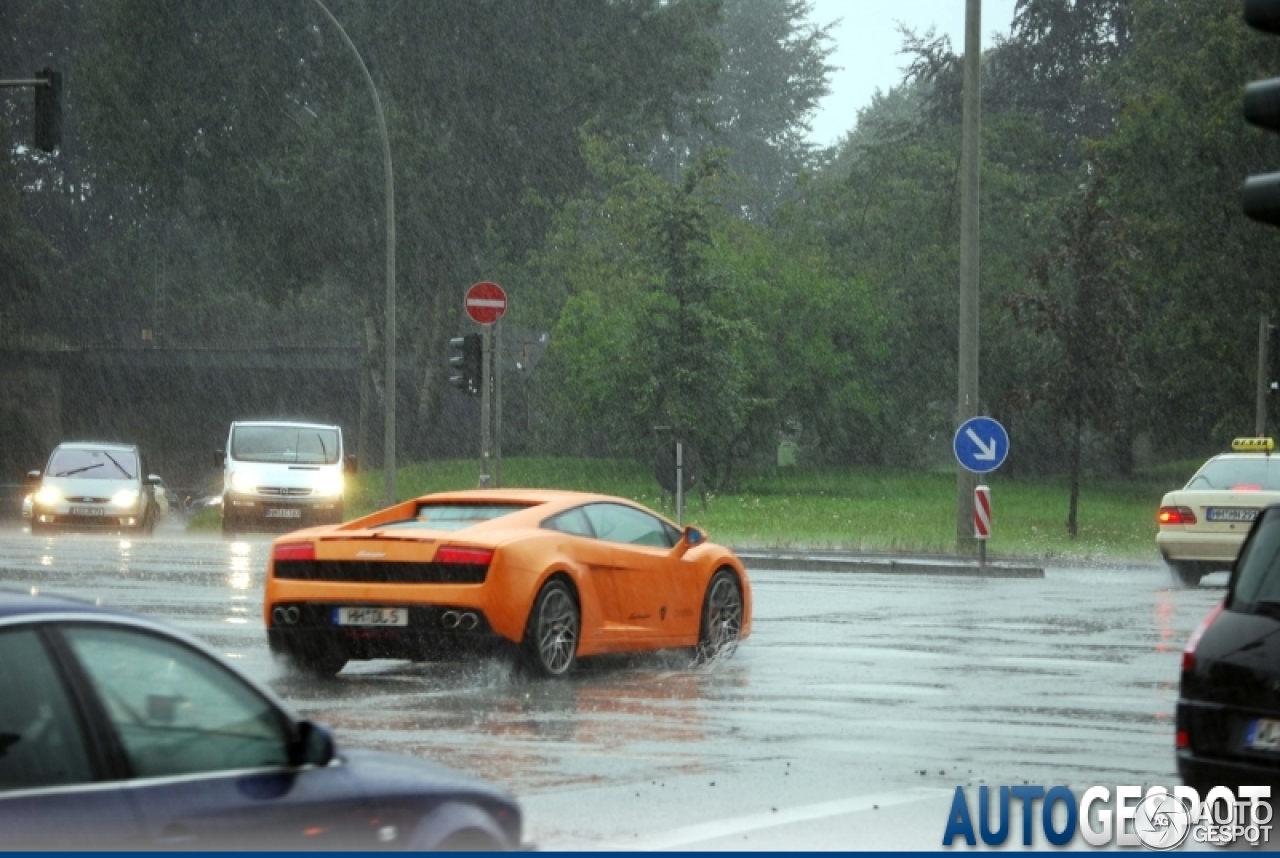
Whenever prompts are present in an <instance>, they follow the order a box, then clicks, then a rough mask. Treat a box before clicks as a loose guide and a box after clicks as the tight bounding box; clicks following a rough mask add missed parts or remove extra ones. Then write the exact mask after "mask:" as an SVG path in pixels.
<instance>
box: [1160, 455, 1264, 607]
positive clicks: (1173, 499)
mask: <svg viewBox="0 0 1280 858" xmlns="http://www.w3.org/2000/svg"><path fill="white" fill-rule="evenodd" d="M1274 448H1275V442H1274V441H1273V440H1272V439H1271V438H1237V439H1236V440H1235V441H1233V442H1232V444H1231V450H1232V452H1230V453H1223V454H1222V455H1219V456H1214V457H1213V458H1212V459H1210V460H1209V461H1207V462H1205V463H1204V464H1203V465H1202V466H1201V467H1200V470H1198V471H1196V473H1195V476H1193V477H1192V478H1191V479H1190V481H1188V482H1187V484H1186V485H1185V486H1184V487H1183V488H1181V489H1178V490H1177V491H1173V492H1169V493H1168V494H1166V495H1165V496H1164V499H1163V500H1161V501H1160V512H1159V513H1158V514H1157V516H1156V519H1157V521H1158V522H1159V524H1160V532H1159V533H1157V534H1156V547H1157V548H1159V549H1160V553H1161V555H1163V556H1164V559H1165V562H1166V563H1168V564H1169V566H1170V568H1172V569H1173V572H1174V574H1175V575H1176V576H1177V577H1178V578H1179V580H1181V581H1182V582H1183V583H1184V584H1186V585H1188V586H1191V587H1194V586H1196V585H1198V584H1199V583H1200V578H1201V576H1203V575H1206V574H1208V573H1210V572H1217V571H1219V570H1222V569H1230V568H1231V565H1232V564H1233V563H1235V560H1236V554H1237V553H1238V552H1239V550H1240V544H1241V543H1242V542H1244V538H1245V536H1246V535H1248V533H1249V526H1250V525H1251V524H1253V520H1254V518H1255V517H1257V515H1258V513H1259V512H1260V511H1261V510H1262V509H1263V508H1264V507H1265V506H1267V505H1268V504H1273V503H1280V454H1276V453H1273V450H1274Z"/></svg>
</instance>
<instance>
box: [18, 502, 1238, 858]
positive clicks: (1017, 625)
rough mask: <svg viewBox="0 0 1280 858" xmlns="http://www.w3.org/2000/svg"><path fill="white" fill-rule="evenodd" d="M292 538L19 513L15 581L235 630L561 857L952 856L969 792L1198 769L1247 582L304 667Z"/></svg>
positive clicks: (1112, 587)
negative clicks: (1190, 697)
mask: <svg viewBox="0 0 1280 858" xmlns="http://www.w3.org/2000/svg"><path fill="white" fill-rule="evenodd" d="M268 544H269V540H268V538H266V537H259V538H254V539H249V540H246V541H240V542H231V541H224V540H222V539H221V538H219V537H216V536H212V535H210V536H205V537H194V536H187V535H185V534H183V533H181V531H180V530H179V529H178V527H177V525H176V524H169V525H167V526H164V527H162V528H161V529H160V530H159V531H158V532H157V534H156V535H155V536H153V537H150V538H143V539H133V540H130V539H122V538H120V537H113V536H105V535H60V536H50V537H46V536H41V537H33V536H31V535H30V534H27V533H25V532H23V531H22V530H21V529H19V528H17V527H16V526H12V525H9V526H4V527H0V587H5V588H10V589H14V588H16V589H22V590H29V589H33V588H34V589H38V590H39V591H40V592H42V593H49V594H58V595H67V596H74V597H77V598H81V599H90V600H101V601H102V602H104V603H106V604H111V605H116V606H119V607H123V608H127V609H130V610H135V611H140V612H143V613H146V614H150V615H152V616H156V617H160V618H163V619H165V620H167V621H169V622H171V623H173V624H174V625H177V626H179V627H181V628H183V629H185V630H187V631H188V632H191V633H194V634H196V635H198V636H200V637H202V638H203V639H205V640H206V641H208V642H210V643H211V644H212V645H213V646H215V647H216V648H217V649H218V650H219V651H221V652H222V653H224V654H225V655H226V656H227V657H228V658H230V659H231V660H233V661H234V662H235V663H236V664H238V665H239V666H240V667H241V668H242V669H243V670H244V671H246V672H247V673H249V674H251V675H253V676H255V677H257V678H259V679H261V680H264V681H265V682H266V683H267V684H269V685H270V686H271V687H273V688H274V689H275V690H276V691H277V693H279V694H280V695H281V696H282V697H283V698H284V699H285V700H287V701H288V702H289V703H290V704H291V705H292V706H293V707H294V708H295V709H296V710H297V711H298V712H300V713H301V714H303V715H305V716H307V717H310V718H313V719H316V720H320V721H323V722H325V723H328V724H330V725H331V726H332V727H334V729H335V731H336V734H337V737H338V740H339V743H340V745H341V744H349V745H362V746H371V747H377V748H382V749H388V750H393V751H398V752H402V753H408V754H414V755H417V756H421V757H425V758H431V759H435V760H439V761H442V762H445V763H447V764H450V765H452V766H455V767H458V768H461V769H464V770H467V771H471V772H474V773H476V774H479V775H482V776H484V777H486V778H489V779H492V780H495V781H497V782H499V783H502V784H504V785H505V786H506V787H507V788H508V789H510V790H511V791H512V792H513V793H515V794H516V795H517V796H519V797H520V799H521V802H522V804H523V806H524V808H525V811H526V815H527V830H528V836H529V838H530V839H532V840H533V841H535V842H537V843H538V844H539V845H540V846H542V847H544V848H552V849H573V848H597V849H598V848H613V847H621V848H628V847H644V848H668V847H676V848H681V849H702V848H709V849H723V848H737V849H786V848H815V849H825V848H837V849H850V848H862V849H868V848H917V849H936V848H938V847H939V846H940V845H941V834H942V831H943V829H944V827H945V824H946V815H947V810H948V808H949V806H950V800H951V795H952V791H953V790H954V789H955V787H956V786H957V785H975V786H976V785H977V784H979V783H986V784H989V785H998V784H1020V783H1023V782H1029V783H1032V784H1044V785H1054V784H1066V785H1067V786H1070V787H1072V789H1073V790H1075V791H1076V795H1077V796H1079V795H1080V794H1081V791H1082V790H1083V789H1084V788H1085V787H1088V786H1092V785H1094V784H1105V785H1115V784H1125V783H1139V784H1167V785H1170V786H1172V785H1173V784H1175V783H1177V779H1176V773H1175V767H1174V760H1173V750H1172V745H1173V723H1172V716H1173V710H1174V702H1175V700H1176V697H1177V676H1178V670H1179V662H1180V658H1181V650H1182V646H1183V644H1184V643H1185V641H1186V639H1187V636H1188V635H1189V634H1190V632H1191V630H1192V629H1193V628H1194V626H1195V625H1196V623H1198V622H1199V620H1200V619H1201V618H1202V617H1203V616H1204V615H1205V614H1206V613H1207V612H1208V611H1209V610H1210V608H1211V607H1212V606H1213V605H1214V603H1216V602H1217V600H1218V599H1219V598H1221V595H1222V585H1223V584H1225V575H1222V574H1219V575H1215V576H1211V577H1210V578H1207V579H1206V580H1205V582H1204V583H1203V584H1202V586H1201V587H1200V588H1198V589H1195V590H1183V589H1179V588H1176V587H1174V586H1173V585H1172V583H1171V580H1170V577H1169V574H1168V573H1167V572H1166V570H1165V569H1164V568H1163V567H1161V566H1157V565H1152V566H1148V567H1132V566H1131V567H1122V568H1087V569H1085V568H1071V569H1066V568H1049V569H1047V570H1046V577H1045V578H1044V579H1043V580H1006V579H974V578H950V577H948V578H939V577H924V576H891V575H883V574H840V573H808V572H769V571H759V572H755V573H754V574H753V575H752V582H753V586H754V588H755V604H756V615H755V632H754V634H753V635H752V637H751V638H750V639H749V640H747V641H746V642H745V643H744V644H743V645H742V646H741V647H740V648H739V650H738V652H737V653H736V654H735V655H734V656H733V657H732V658H729V659H727V660H724V661H722V662H720V663H716V664H711V665H704V666H697V667H695V666H693V665H691V664H690V659H689V657H688V656H687V654H685V653H670V654H660V655H652V656H645V657H640V658H628V659H621V658H619V659H608V660H603V661H598V662H595V663H589V664H587V665H586V669H584V670H581V671H580V672H579V673H578V674H577V675H576V676H574V677H573V678H572V679H570V680H568V681H565V682H551V683H547V682H539V681H535V680H529V679H524V678H522V677H520V676H518V675H516V674H514V673H513V671H512V670H511V669H510V668H509V666H508V665H507V664H506V663H505V662H503V661H501V660H482V661H468V662H460V663H449V664H434V665H416V664H410V663H405V662H395V661H382V662H368V663H356V664H353V665H350V666H348V667H347V669H346V670H344V671H343V673H342V674H340V676H339V677H338V679H337V680H336V681H332V682H316V681H309V680H303V679H299V678H295V677H292V676H290V675H289V674H287V673H285V672H284V671H283V670H282V669H281V668H280V667H278V666H277V665H276V664H275V663H274V662H273V661H272V659H271V657H270V655H269V653H268V652H267V648H266V642H265V635H264V633H263V623H262V616H261V591H262V574H263V568H264V565H265V558H266V551H267V547H268Z"/></svg>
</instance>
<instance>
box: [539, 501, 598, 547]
mask: <svg viewBox="0 0 1280 858" xmlns="http://www.w3.org/2000/svg"><path fill="white" fill-rule="evenodd" d="M542 526H543V527H545V528H547V529H548V530H558V531H560V532H561V533H569V534H572V535H573V536H585V537H587V538H588V539H594V538H595V535H596V534H595V531H593V530H592V529H591V522H589V521H587V517H586V515H585V514H583V512H582V507H577V508H576V509H571V510H569V511H568V512H562V513H560V514H559V515H553V516H552V517H551V518H549V519H547V520H546V521H544V522H543V523H542Z"/></svg>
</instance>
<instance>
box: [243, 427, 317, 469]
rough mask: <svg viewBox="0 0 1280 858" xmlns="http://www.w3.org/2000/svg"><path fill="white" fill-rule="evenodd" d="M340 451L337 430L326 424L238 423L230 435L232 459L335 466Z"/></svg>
mask: <svg viewBox="0 0 1280 858" xmlns="http://www.w3.org/2000/svg"><path fill="white" fill-rule="evenodd" d="M338 454H339V450H338V430H337V429H326V428H325V427H323V426H237V427H236V428H235V431H234V432H233V433H232V434H231V458H233V459H236V460H237V461H241V462H272V463H279V464H289V465H332V464H334V463H335V462H337V461H338Z"/></svg>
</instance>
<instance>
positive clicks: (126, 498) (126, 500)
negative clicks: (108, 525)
mask: <svg viewBox="0 0 1280 858" xmlns="http://www.w3.org/2000/svg"><path fill="white" fill-rule="evenodd" d="M137 503H138V490H137V489H121V490H120V491H118V492H116V493H115V494H114V495H112V496H111V505H112V506H118V507H121V508H124V507H131V506H134V505H135V504H137Z"/></svg>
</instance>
